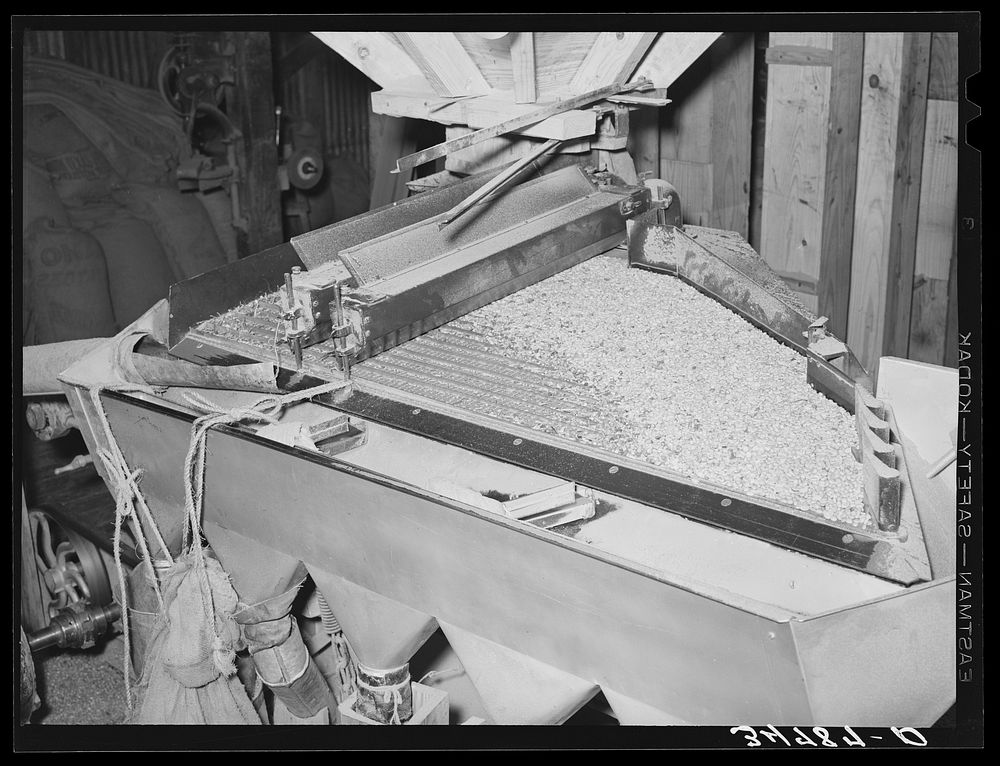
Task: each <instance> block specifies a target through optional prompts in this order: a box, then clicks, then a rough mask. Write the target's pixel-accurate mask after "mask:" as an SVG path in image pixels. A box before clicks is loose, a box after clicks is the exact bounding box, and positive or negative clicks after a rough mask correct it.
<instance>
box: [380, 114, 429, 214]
mask: <svg viewBox="0 0 1000 766" xmlns="http://www.w3.org/2000/svg"><path fill="white" fill-rule="evenodd" d="M370 131H371V135H372V139H371V141H372V145H373V148H374V151H373V153H372V160H373V161H372V192H371V202H370V204H369V208H368V209H369V210H375V209H377V208H380V207H383V206H384V205H388V204H389V203H391V202H399V201H400V200H403V199H406V197H407V196H408V195H409V189H408V188H407V186H406V183H407V182H408V181H409V180H410V178H411V177H412V175H413V171H404V172H401V173H392V172H391V171H392V170H393V169H394V168H395V167H396V160H397V159H398V158H399V157H402V156H403V155H406V154H410V153H411V152H414V151H416V149H417V141H416V132H415V130H414V126H413V124H412V121H411V120H409V119H407V118H405V117H386V116H384V115H380V114H373V115H372V120H371V125H370Z"/></svg>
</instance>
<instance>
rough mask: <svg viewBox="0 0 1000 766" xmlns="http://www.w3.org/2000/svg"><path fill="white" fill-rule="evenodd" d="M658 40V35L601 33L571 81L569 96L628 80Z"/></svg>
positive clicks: (650, 33) (649, 33) (653, 33)
mask: <svg viewBox="0 0 1000 766" xmlns="http://www.w3.org/2000/svg"><path fill="white" fill-rule="evenodd" d="M655 39H656V32H601V34H599V35H598V36H597V40H596V41H595V42H594V45H593V47H591V49H590V51H589V52H588V53H587V55H586V57H585V58H584V59H583V62H582V63H581V64H580V67H579V69H577V70H576V73H575V74H574V75H573V79H572V80H570V82H569V92H570V93H586V92H587V91H590V90H596V89H597V88H600V87H602V86H604V85H609V84H611V83H613V82H621V81H624V80H628V79H629V78H630V77H631V75H632V72H634V71H635V68H636V66H638V64H639V61H640V60H641V59H642V57H643V56H644V55H645V53H646V51H647V50H649V46H650V45H652V44H653V40H655Z"/></svg>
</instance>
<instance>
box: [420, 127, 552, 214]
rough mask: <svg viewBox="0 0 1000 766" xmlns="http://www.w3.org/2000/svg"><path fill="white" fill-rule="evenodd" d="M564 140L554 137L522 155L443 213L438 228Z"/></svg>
mask: <svg viewBox="0 0 1000 766" xmlns="http://www.w3.org/2000/svg"><path fill="white" fill-rule="evenodd" d="M562 142H563V140H562V139H561V138H552V139H549V140H548V141H546V142H545V143H544V144H542V145H541V146H539V147H538V148H537V149H535V150H534V151H532V152H531V153H530V154H527V155H525V156H524V157H522V158H521V159H519V160H518V161H517V162H515V163H514V164H513V165H511V166H510V167H509V168H507V169H506V170H505V171H503V172H502V173H500V175H498V176H496V177H495V178H493V180H491V181H490V182H489V183H487V184H486V185H485V186H481V187H480V188H479V189H477V190H476V191H474V192H473V193H472V194H470V195H469V196H468V197H466V198H465V199H464V200H462V201H461V202H459V203H458V204H457V205H455V207H453V208H452V209H451V210H449V211H447V212H446V213H443V214H442V216H441V219H440V220H439V221H438V228H439V229H443V228H444V227H445V226H447V225H448V224H449V223H451V222H452V221H454V220H455V219H456V218H458V217H459V216H460V215H462V213H464V212H465V211H466V210H468V209H469V208H471V207H472V206H473V205H475V204H476V203H477V202H479V201H480V200H482V199H484V198H485V197H486V196H488V195H489V194H492V193H493V192H495V191H496V190H497V189H499V188H501V187H502V186H504V185H505V184H506V183H507V182H509V181H510V180H511V179H512V178H514V177H515V176H516V175H517V174H518V173H520V172H521V171H522V170H524V169H525V168H526V167H527V166H528V165H530V164H531V163H532V162H534V161H535V160H537V159H538V158H539V157H541V156H542V155H543V154H545V153H546V152H549V151H552V150H553V149H555V148H556V147H557V146H559V144H561V143H562Z"/></svg>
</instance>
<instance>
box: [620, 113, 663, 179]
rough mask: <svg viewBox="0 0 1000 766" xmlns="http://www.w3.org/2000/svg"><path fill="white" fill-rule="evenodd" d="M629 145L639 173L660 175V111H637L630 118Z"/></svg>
mask: <svg viewBox="0 0 1000 766" xmlns="http://www.w3.org/2000/svg"><path fill="white" fill-rule="evenodd" d="M629 120H630V122H629V134H628V145H629V151H630V152H631V153H632V157H633V158H634V159H635V169H636V171H638V172H639V173H644V172H650V173H652V174H653V176H655V177H659V175H660V109H659V108H655V107H653V108H649V109H637V110H636V111H634V112H632V114H631V115H630V117H629Z"/></svg>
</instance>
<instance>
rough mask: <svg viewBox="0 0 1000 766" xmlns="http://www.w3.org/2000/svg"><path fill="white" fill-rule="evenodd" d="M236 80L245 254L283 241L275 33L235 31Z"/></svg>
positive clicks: (234, 114) (233, 113)
mask: <svg viewBox="0 0 1000 766" xmlns="http://www.w3.org/2000/svg"><path fill="white" fill-rule="evenodd" d="M227 37H228V39H229V40H230V41H231V42H232V45H233V50H234V51H235V56H234V58H235V64H236V65H235V66H234V67H233V70H234V72H235V73H236V82H235V84H234V85H233V86H230V95H231V96H232V98H231V99H227V102H226V103H227V107H228V109H229V118H230V119H231V120H232V122H233V124H234V125H235V126H236V127H237V129H238V130H239V131H240V133H241V134H242V139H241V141H240V142H239V149H238V150H237V154H238V158H237V160H238V163H239V169H240V184H239V187H238V190H239V192H238V193H239V202H240V213H241V216H242V218H243V219H244V221H245V224H246V225H245V228H243V229H239V230H238V234H237V239H236V247H237V252H238V253H239V256H240V257H241V258H242V257H245V256H248V255H253V254H255V253H258V252H260V251H261V250H264V249H266V248H268V247H272V246H274V245H277V244H279V243H281V242H282V240H283V239H284V237H283V233H282V228H281V187H280V185H279V182H278V150H277V148H276V147H275V145H274V129H275V114H274V83H273V79H272V71H271V35H270V33H268V32H231V33H228V35H227Z"/></svg>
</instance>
